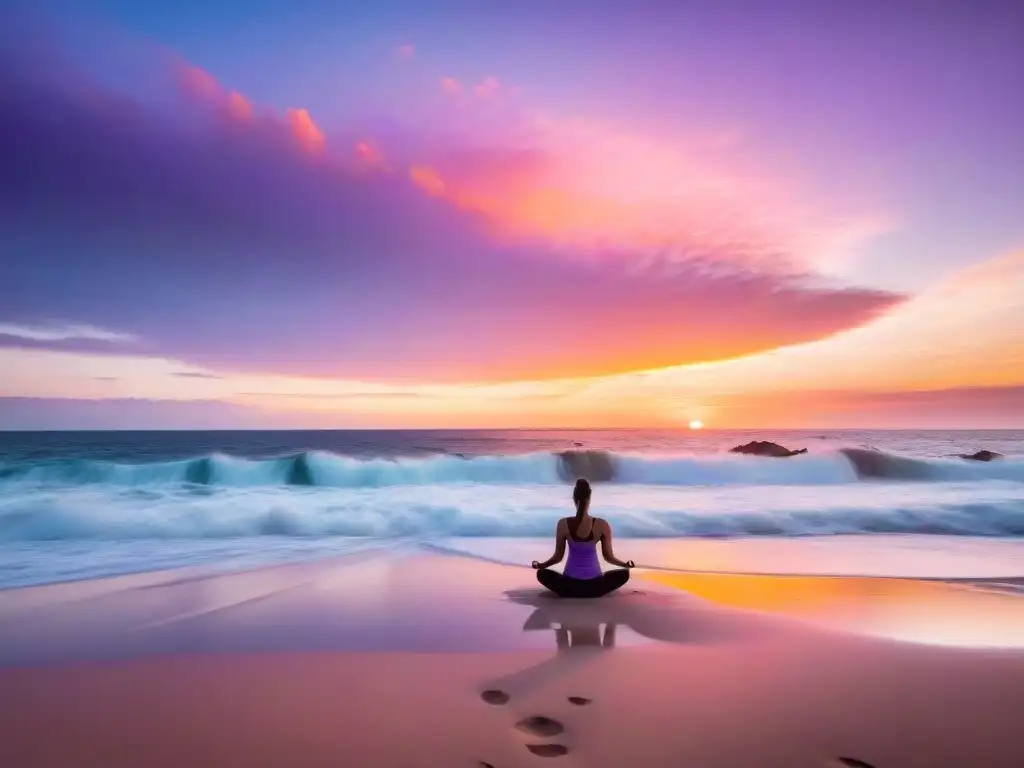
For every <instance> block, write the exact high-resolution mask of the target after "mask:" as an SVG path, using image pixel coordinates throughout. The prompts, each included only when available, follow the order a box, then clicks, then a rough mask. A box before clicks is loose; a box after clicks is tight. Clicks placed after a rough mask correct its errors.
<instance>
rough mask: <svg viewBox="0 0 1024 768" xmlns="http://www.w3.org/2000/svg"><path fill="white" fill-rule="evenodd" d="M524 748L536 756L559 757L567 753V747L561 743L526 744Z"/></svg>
mask: <svg viewBox="0 0 1024 768" xmlns="http://www.w3.org/2000/svg"><path fill="white" fill-rule="evenodd" d="M526 748H527V749H528V750H530V751H531V752H533V754H535V755H537V757H561V756H562V755H567V754H569V748H568V747H563V746H562V745H561V744H527V745H526Z"/></svg>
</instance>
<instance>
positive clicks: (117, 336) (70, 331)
mask: <svg viewBox="0 0 1024 768" xmlns="http://www.w3.org/2000/svg"><path fill="white" fill-rule="evenodd" d="M3 336H7V337H10V338H12V339H20V340H23V341H35V342H62V341H100V342H104V343H108V344H129V343H132V342H134V341H137V339H136V337H135V336H133V335H132V334H130V333H121V332H119V331H108V330H106V329H105V328H97V327H96V326H94V325H87V324H82V323H70V324H67V325H21V324H18V323H0V337H3ZM0 343H2V339H0Z"/></svg>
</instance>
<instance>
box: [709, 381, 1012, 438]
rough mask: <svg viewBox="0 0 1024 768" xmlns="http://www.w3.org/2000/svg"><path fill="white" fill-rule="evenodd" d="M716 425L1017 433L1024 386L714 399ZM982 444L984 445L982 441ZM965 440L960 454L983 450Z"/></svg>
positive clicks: (711, 403) (768, 394) (813, 392)
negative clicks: (963, 451) (1013, 431)
mask: <svg viewBox="0 0 1024 768" xmlns="http://www.w3.org/2000/svg"><path fill="white" fill-rule="evenodd" d="M702 404H703V406H704V407H705V408H707V409H708V411H709V412H710V413H712V414H713V418H714V423H715V425H716V426H727V427H732V428H776V429H786V428H792V427H793V425H799V426H800V427H802V428H816V429H849V428H850V427H851V426H856V427H858V428H860V429H1014V428H1017V429H1019V428H1022V427H1024V386H1007V387H958V388H951V389H938V390H924V391H915V390H909V391H877V392H862V391H854V390H809V391H800V392H751V393H745V394H735V395H726V396H718V397H716V396H710V397H707V398H705V399H704V400H703V401H702ZM979 440H980V442H979ZM983 447H985V446H984V438H975V437H970V438H966V437H965V442H964V443H963V444H962V445H953V446H951V447H950V452H953V451H954V450H977V449H979V448H983Z"/></svg>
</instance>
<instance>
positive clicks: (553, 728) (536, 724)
mask: <svg viewBox="0 0 1024 768" xmlns="http://www.w3.org/2000/svg"><path fill="white" fill-rule="evenodd" d="M516 728H518V729H519V730H520V731H523V732H524V733H528V734H530V735H531V736H540V737H542V738H547V737H549V736H557V735H558V734H560V733H561V732H562V731H564V730H565V726H564V725H562V724H561V723H560V722H558V721H557V720H552V719H551V718H550V717H545V716H544V715H533V716H532V717H527V718H525V719H523V720H520V721H519V722H518V723H516Z"/></svg>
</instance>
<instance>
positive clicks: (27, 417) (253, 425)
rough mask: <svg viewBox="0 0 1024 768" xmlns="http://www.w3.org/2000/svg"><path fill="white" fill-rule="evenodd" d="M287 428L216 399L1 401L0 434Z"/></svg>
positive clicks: (278, 420) (270, 417) (266, 416)
mask: <svg viewBox="0 0 1024 768" xmlns="http://www.w3.org/2000/svg"><path fill="white" fill-rule="evenodd" d="M293 421H294V419H293ZM287 423H288V422H287V421H285V420H283V419H282V418H281V416H280V415H278V414H274V413H272V412H268V411H262V410H261V409H259V408H252V407H249V406H244V405H238V404H236V403H226V402H221V401H217V400H191V401H180V400H149V399H143V398H112V399H109V400H100V399H97V400H86V399H75V398H50V397H0V430H26V431H36V430H103V429H259V428H264V429H270V428H275V427H277V428H280V427H282V426H286V425H287Z"/></svg>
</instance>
